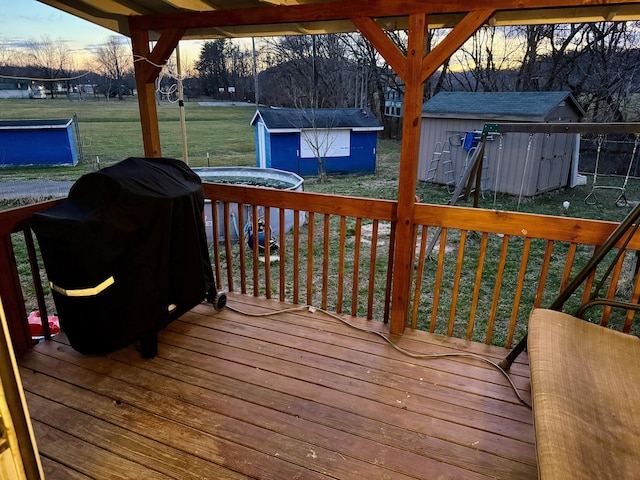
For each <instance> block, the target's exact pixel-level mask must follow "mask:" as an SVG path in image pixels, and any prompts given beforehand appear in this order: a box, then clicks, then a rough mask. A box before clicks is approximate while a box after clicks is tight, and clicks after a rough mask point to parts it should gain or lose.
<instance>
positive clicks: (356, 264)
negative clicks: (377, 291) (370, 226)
mask: <svg viewBox="0 0 640 480" xmlns="http://www.w3.org/2000/svg"><path fill="white" fill-rule="evenodd" d="M361 240H362V218H360V217H358V218H356V234H355V237H354V244H353V279H352V281H351V283H352V289H351V315H352V316H354V317H355V316H356V315H357V314H358V287H359V283H360V280H359V274H360V246H361Z"/></svg>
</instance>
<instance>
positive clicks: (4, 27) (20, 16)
mask: <svg viewBox="0 0 640 480" xmlns="http://www.w3.org/2000/svg"><path fill="white" fill-rule="evenodd" d="M43 35H48V36H49V37H50V38H51V39H53V40H58V39H60V38H61V39H62V40H65V41H66V42H67V44H68V45H69V48H70V49H71V51H72V52H77V53H80V52H82V51H84V50H91V48H92V47H94V46H95V45H97V44H101V43H104V42H105V40H106V39H107V38H109V36H111V35H113V32H111V31H110V30H107V29H106V28H102V27H99V26H97V25H94V24H92V23H90V22H87V21H86V20H82V19H80V18H78V17H74V16H73V15H69V14H68V13H64V12H62V11H61V10H57V9H55V8H53V7H50V6H48V5H45V4H43V3H40V2H37V1H36V0H20V1H19V2H16V1H13V0H0V40H2V41H4V42H6V43H9V44H10V45H17V46H19V45H21V44H22V43H23V42H25V41H26V40H29V39H34V40H37V39H40V38H41V37H42V36H43Z"/></svg>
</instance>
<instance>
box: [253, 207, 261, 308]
mask: <svg viewBox="0 0 640 480" xmlns="http://www.w3.org/2000/svg"><path fill="white" fill-rule="evenodd" d="M258 215H259V213H258V206H257V205H251V231H252V232H253V242H251V244H252V247H251V253H252V255H251V256H252V260H253V270H252V272H253V296H254V297H257V296H259V295H260V278H259V273H260V272H259V271H258V269H259V266H258V249H259V245H260V243H259V238H258Z"/></svg>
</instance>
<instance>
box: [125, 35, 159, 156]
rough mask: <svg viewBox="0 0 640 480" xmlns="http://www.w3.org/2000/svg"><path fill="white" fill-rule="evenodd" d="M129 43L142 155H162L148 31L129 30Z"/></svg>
mask: <svg viewBox="0 0 640 480" xmlns="http://www.w3.org/2000/svg"><path fill="white" fill-rule="evenodd" d="M131 44H132V47H133V55H134V63H133V65H134V70H135V75H136V88H137V89H138V108H139V109H140V124H141V126H142V143H143V145H144V156H145V157H153V158H159V157H161V156H162V148H161V147H160V130H159V128H158V110H157V108H156V85H155V77H154V76H153V75H149V71H150V68H149V67H151V66H152V65H151V64H149V63H148V62H147V59H148V58H149V53H150V50H149V32H147V31H146V30H131Z"/></svg>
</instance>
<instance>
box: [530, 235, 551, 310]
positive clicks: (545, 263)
mask: <svg viewBox="0 0 640 480" xmlns="http://www.w3.org/2000/svg"><path fill="white" fill-rule="evenodd" d="M553 245H554V243H553V240H548V241H547V246H546V248H545V250H544V257H543V260H542V268H541V269H540V276H539V277H538V289H537V290H536V297H535V299H534V301H533V306H534V307H535V308H540V305H542V296H543V294H544V286H545V285H546V283H547V274H548V273H549V265H550V264H551V254H552V253H553Z"/></svg>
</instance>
